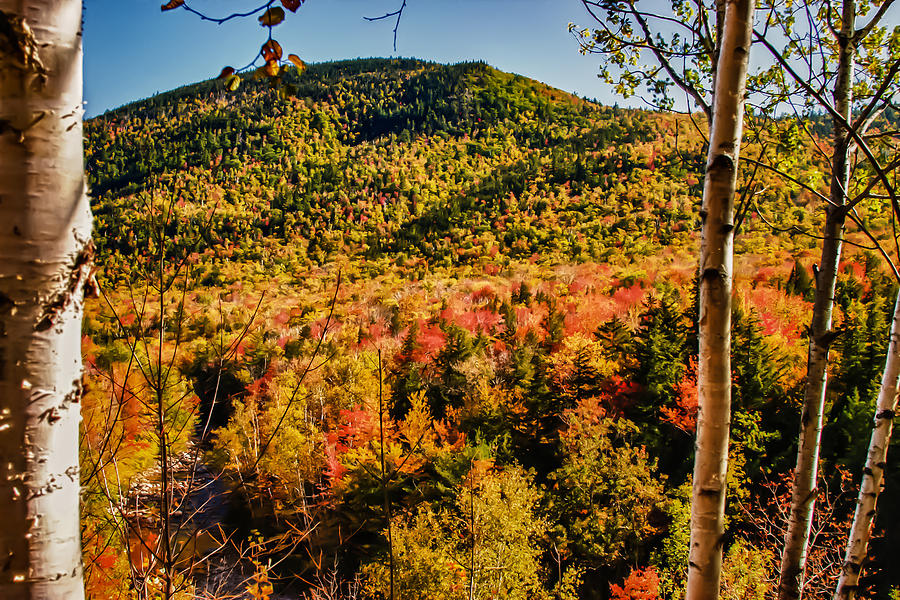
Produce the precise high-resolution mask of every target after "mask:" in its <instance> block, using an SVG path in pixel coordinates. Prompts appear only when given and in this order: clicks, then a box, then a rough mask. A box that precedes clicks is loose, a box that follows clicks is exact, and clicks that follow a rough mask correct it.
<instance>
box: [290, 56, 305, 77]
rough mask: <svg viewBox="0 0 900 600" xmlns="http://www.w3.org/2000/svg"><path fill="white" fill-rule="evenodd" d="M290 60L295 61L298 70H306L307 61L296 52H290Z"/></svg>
mask: <svg viewBox="0 0 900 600" xmlns="http://www.w3.org/2000/svg"><path fill="white" fill-rule="evenodd" d="M288 60H289V61H291V62H292V63H294V66H295V67H297V70H298V71H300V72H301V73H302V72H303V71H304V70H306V63H305V62H303V60H301V59H300V57H299V56H297V55H296V54H288Z"/></svg>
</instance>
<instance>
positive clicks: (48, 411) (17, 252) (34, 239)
mask: <svg viewBox="0 0 900 600" xmlns="http://www.w3.org/2000/svg"><path fill="white" fill-rule="evenodd" d="M81 64H82V59H81V2H80V1H79V0H24V1H16V2H13V1H11V0H0V515H3V519H4V523H3V524H4V527H2V528H0V598H3V599H4V600H20V599H21V600H26V599H27V600H35V599H51V598H54V599H58V598H66V599H67V600H69V599H70V600H78V599H80V598H83V596H84V593H83V589H82V581H81V533H80V527H79V523H78V493H79V472H78V423H79V420H80V401H81V394H82V390H81V348H80V346H81V314H82V303H83V296H82V292H83V287H84V285H85V283H86V282H87V279H88V278H89V276H90V271H91V264H92V256H93V247H92V245H91V242H90V235H91V215H90V208H89V205H88V200H87V196H86V193H85V183H84V175H83V152H82V128H81V115H82V88H81V83H82V80H81V73H82V67H81Z"/></svg>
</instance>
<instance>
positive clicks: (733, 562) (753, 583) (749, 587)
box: [720, 540, 772, 600]
mask: <svg viewBox="0 0 900 600" xmlns="http://www.w3.org/2000/svg"><path fill="white" fill-rule="evenodd" d="M770 553H771V550H769V549H767V548H759V547H755V546H751V545H750V544H748V543H747V542H744V541H743V540H737V541H736V542H735V543H734V544H732V545H731V548H729V549H728V551H727V552H726V553H725V558H724V560H723V562H722V593H721V596H720V597H721V598H723V599H724V600H765V599H766V598H767V597H769V590H770V589H771V586H772V574H770V573H768V571H767V567H768V565H769V564H771V557H770V556H769V555H770Z"/></svg>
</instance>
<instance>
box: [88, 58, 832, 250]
mask: <svg viewBox="0 0 900 600" xmlns="http://www.w3.org/2000/svg"><path fill="white" fill-rule="evenodd" d="M288 84H289V85H290V86H292V88H293V89H294V90H295V95H294V96H287V97H286V96H285V94H283V93H279V91H283V89H282V90H273V89H270V87H269V86H268V85H266V84H264V83H261V82H254V81H249V80H248V81H245V83H244V84H243V85H242V86H241V88H240V89H239V90H238V91H237V92H236V93H229V92H227V91H225V90H224V89H223V88H222V86H221V85H220V84H217V82H214V81H210V82H205V83H201V84H197V85H194V86H188V87H185V88H180V89H178V90H175V91H173V92H169V93H166V94H161V95H159V96H155V97H153V98H151V99H148V100H144V101H141V102H137V103H135V104H131V105H128V106H125V107H123V108H120V109H118V110H115V111H112V112H109V113H106V114H105V115H103V116H101V117H97V118H95V119H93V120H91V121H89V122H88V123H87V124H86V138H87V158H86V164H87V168H88V173H89V181H90V185H91V189H92V193H93V195H94V198H95V203H94V206H95V212H96V216H97V228H98V232H99V233H100V236H99V238H100V245H101V252H103V253H106V254H107V255H108V256H109V258H108V260H111V261H112V262H113V264H115V265H121V266H127V262H128V261H127V259H126V258H125V257H127V256H129V255H130V254H131V253H132V252H134V251H136V250H138V249H143V248H146V247H147V244H148V240H149V238H150V237H151V235H150V233H149V231H148V224H147V217H146V211H145V210H143V209H142V208H141V202H142V200H141V199H140V198H141V194H142V193H144V194H146V193H148V192H149V191H150V190H151V189H154V186H156V189H157V190H158V191H160V192H162V190H166V192H165V193H166V194H168V195H172V196H173V197H174V196H178V200H177V205H176V207H175V210H176V213H177V214H179V215H181V214H183V215H185V216H186V217H187V219H188V220H189V221H191V222H192V223H194V224H193V225H192V227H195V228H197V227H202V225H201V224H200V223H202V222H203V219H201V218H200V215H205V214H206V213H207V212H209V211H210V210H214V212H215V214H214V215H213V216H212V219H213V221H212V226H211V229H210V230H209V231H204V232H202V233H203V242H202V244H201V245H200V247H199V250H200V251H201V252H203V251H205V252H213V251H214V250H215V248H221V247H223V245H225V244H232V245H234V246H235V248H234V250H233V253H232V254H231V258H232V260H238V261H244V260H248V261H262V263H263V264H269V263H271V262H272V261H274V262H278V263H279V264H282V265H283V266H284V267H285V268H288V267H291V268H293V266H295V262H296V261H299V263H298V264H305V261H311V262H312V263H315V264H323V263H324V262H326V261H327V260H328V259H329V257H330V256H334V255H335V253H338V254H341V255H345V256H346V255H359V256H365V257H367V258H370V259H373V258H377V257H383V256H408V257H415V258H422V259H426V260H428V261H429V262H430V263H433V264H438V263H439V264H445V265H450V264H457V263H472V262H478V261H483V260H484V258H485V257H486V256H491V255H492V253H493V254H496V253H499V254H500V256H501V257H507V258H510V259H525V258H528V257H530V256H532V255H534V254H538V255H540V256H541V257H543V258H545V259H547V258H554V257H555V258H557V259H559V260H575V261H580V260H602V261H613V262H616V261H621V260H624V259H625V258H626V257H627V259H638V258H639V257H642V256H649V255H654V254H657V253H659V252H660V251H661V250H662V249H663V248H670V249H676V250H684V249H693V248H694V244H695V240H696V235H695V234H696V231H697V228H698V221H697V217H696V212H697V211H696V207H697V203H698V202H699V197H700V194H701V180H702V177H701V173H702V165H703V160H704V159H703V142H702V139H703V138H702V127H701V129H699V130H698V129H697V126H696V124H695V123H694V122H692V121H691V120H690V119H688V118H684V117H673V116H664V115H660V114H654V113H650V112H647V111H641V110H630V109H620V108H615V107H606V106H600V105H598V104H595V103H592V102H589V101H586V100H583V99H580V98H577V97H574V96H571V95H569V94H566V93H564V92H561V91H559V90H555V89H552V88H550V87H548V86H546V85H544V84H541V83H538V82H536V81H533V80H529V79H527V78H524V77H521V76H517V75H511V74H507V73H502V72H500V71H497V70H495V69H493V68H491V67H489V66H487V65H485V64H483V63H464V64H458V65H452V66H446V65H439V64H431V63H425V62H421V61H415V60H388V59H369V60H358V61H346V62H337V63H325V64H320V65H313V66H311V67H310V68H309V69H308V70H307V71H305V72H304V73H303V74H302V75H300V76H297V75H296V73H291V74H290V75H289V77H288ZM798 195H799V196H801V200H802V194H800V193H798V192H797V191H796V190H790V189H788V188H786V187H785V186H784V185H778V186H777V187H776V186H771V187H770V191H768V192H767V195H766V196H765V197H764V198H763V202H764V204H765V206H766V207H773V210H772V211H771V214H773V215H774V214H779V213H781V212H783V211H780V210H779V209H778V206H779V204H780V205H783V204H784V203H785V202H787V201H788V200H789V198H790V197H795V196H798ZM780 216H781V218H780V224H781V225H783V226H784V227H790V226H791V225H793V224H795V221H799V222H801V223H803V222H805V223H807V224H809V223H810V222H815V221H816V220H817V219H818V217H817V216H816V215H815V214H803V215H796V216H795V215H794V214H792V213H788V214H782V215H780ZM195 221H196V222H195ZM111 223H115V226H116V227H119V226H121V225H122V224H123V223H124V224H126V225H127V227H126V230H127V231H128V234H127V237H118V236H116V237H112V236H105V235H103V232H104V231H105V230H106V228H107V227H108V226H109V225H110V224H111ZM752 224H758V219H756V218H755V216H754V215H753V214H752V213H751V214H750V215H749V217H748V223H747V226H745V229H750V225H752ZM197 231H198V232H199V230H197ZM756 231H757V233H758V235H756V236H755V239H754V240H750V239H749V238H747V237H745V238H744V240H746V242H745V243H744V248H745V249H749V250H753V249H758V248H760V247H765V246H771V239H772V236H769V231H768V230H765V231H764V230H763V229H760V228H757V230H756ZM814 245H815V240H811V239H809V238H803V237H799V238H798V239H797V240H793V241H791V240H789V239H787V238H786V237H784V236H782V237H781V238H779V241H778V246H779V247H784V248H786V249H787V250H788V251H789V252H790V253H796V252H798V251H802V250H803V249H806V248H810V247H814ZM492 248H495V249H494V250H492ZM623 250H624V252H623Z"/></svg>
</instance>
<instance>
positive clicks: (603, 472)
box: [82, 59, 900, 600]
mask: <svg viewBox="0 0 900 600" xmlns="http://www.w3.org/2000/svg"><path fill="white" fill-rule="evenodd" d="M286 79H287V82H286V83H287V84H289V85H291V86H293V88H292V90H293V91H294V92H295V93H294V94H288V93H284V88H283V87H282V88H272V87H270V86H268V85H267V84H265V83H264V82H258V81H254V80H251V79H250V78H249V77H247V78H246V80H245V81H242V83H241V86H240V87H239V88H238V89H237V91H235V92H228V91H226V90H224V89H223V87H222V85H221V83H217V82H212V81H211V82H205V83H201V84H197V85H194V86H187V87H185V88H181V89H178V90H174V91H172V92H168V93H166V94H161V95H159V96H155V97H153V98H150V99H147V100H144V101H141V102H137V103H135V104H131V105H128V106H125V107H122V108H120V109H117V110H115V111H111V112H108V113H106V114H104V115H102V116H100V117H97V118H95V119H92V120H91V121H88V122H87V123H86V124H85V132H86V164H87V170H88V179H89V183H90V186H91V190H92V194H93V209H94V211H95V215H96V244H97V251H98V256H99V259H98V260H99V263H100V266H101V270H100V272H99V279H100V283H101V287H102V289H103V295H102V297H101V298H100V299H98V300H96V301H93V302H92V303H91V304H90V305H89V306H88V307H87V309H86V317H85V325H84V333H85V342H84V353H85V360H86V364H87V366H88V377H87V384H86V385H87V394H86V396H85V400H84V424H83V443H82V461H83V465H84V466H83V469H82V470H83V472H84V479H85V494H84V519H83V530H84V531H83V533H84V541H85V555H84V556H85V564H86V568H87V581H88V589H89V593H91V594H93V595H94V597H97V598H103V597H117V595H118V594H120V593H126V592H127V593H139V594H146V596H144V597H152V594H153V593H156V592H158V591H159V586H160V581H161V575H160V566H159V564H160V560H159V556H156V555H154V553H153V552H151V551H150V548H151V547H156V546H154V544H155V543H156V540H157V539H158V536H159V532H160V531H163V530H165V529H167V528H177V530H178V534H177V535H172V536H169V537H171V538H172V544H173V545H174V549H170V550H171V555H172V556H174V557H175V558H176V559H177V560H174V562H172V564H171V565H169V567H170V569H169V570H168V571H169V572H168V575H166V576H167V577H169V578H170V579H172V578H174V579H176V580H177V584H178V585H177V587H178V589H179V590H181V592H183V593H184V594H190V593H194V592H196V593H200V592H205V593H211V594H212V593H226V592H227V593H249V594H250V596H251V597H255V598H263V597H270V596H271V597H279V598H281V597H284V598H288V597H292V598H293V597H299V596H300V595H301V594H303V593H307V594H309V596H308V597H311V598H313V597H314V598H323V597H336V596H334V595H332V596H326V593H332V594H335V593H339V594H342V596H341V597H354V594H356V595H358V596H359V597H379V594H380V595H381V597H384V596H386V595H387V590H388V589H389V587H390V586H396V590H397V597H399V598H411V597H417V598H457V597H459V598H462V597H469V598H544V597H546V598H558V599H564V598H602V599H606V598H614V599H616V600H619V599H622V600H624V599H625V598H638V597H640V598H647V599H651V598H657V597H659V598H677V597H679V591H680V590H681V589H683V586H684V577H685V568H684V565H685V564H686V560H687V558H686V557H687V535H688V519H689V516H690V512H689V507H688V502H689V495H690V473H691V465H692V462H693V456H692V452H693V445H692V444H693V437H692V435H693V432H694V427H695V419H696V407H697V396H696V377H697V373H696V365H697V357H696V354H697V339H696V335H697V334H696V330H697V327H696V320H697V308H696V285H695V280H696V275H695V272H696V258H695V257H696V254H697V252H696V249H697V245H698V235H697V231H698V227H699V220H698V218H697V217H696V215H697V207H698V204H699V201H700V194H701V192H702V190H701V184H702V179H703V167H704V160H705V158H704V157H705V149H704V135H705V130H704V128H705V124H704V121H703V119H702V118H701V119H697V118H691V117H690V116H688V115H671V114H661V113H654V112H650V111H643V110H634V109H622V108H617V107H609V106H601V105H599V104H597V103H595V102H591V101H588V100H585V99H581V98H577V97H574V96H572V95H569V94H566V93H563V92H561V91H559V90H555V89H552V88H550V87H548V86H545V85H543V84H541V83H539V82H536V81H533V80H530V79H527V78H524V77H521V76H517V75H512V74H508V73H503V72H500V71H498V70H496V69H493V68H492V67H490V66H488V65H486V64H483V63H463V64H458V65H451V66H447V65H440V64H433V63H427V62H422V61H417V60H412V59H394V60H390V59H366V60H355V61H343V62H336V63H324V64H318V65H311V66H310V67H309V68H308V69H307V70H306V71H304V72H303V73H302V74H297V73H293V72H292V73H289V74H288V76H287V78H286ZM749 119H750V121H751V122H752V121H753V115H752V114H751V115H750V116H749ZM803 125H804V127H806V128H807V129H809V130H811V131H813V132H819V133H817V134H816V135H823V136H824V135H826V133H825V132H824V131H822V125H821V122H820V119H818V118H816V117H812V118H810V120H809V121H808V122H804V123H803ZM797 126H798V124H797V122H796V121H795V120H794V119H792V118H784V119H779V120H775V121H774V122H769V123H768V124H767V127H766V128H765V129H763V128H760V129H754V128H752V127H751V128H749V130H748V133H747V137H746V138H745V142H746V147H745V150H744V151H743V152H744V153H745V154H746V155H748V156H751V155H756V154H761V153H762V152H763V151H764V150H765V149H771V148H772V147H773V146H772V140H777V146H776V150H777V152H780V153H781V155H783V156H784V157H785V161H786V164H789V167H790V170H791V173H792V175H793V176H794V177H795V178H796V179H797V180H798V181H800V182H802V183H803V184H805V185H808V186H811V187H813V188H819V187H822V186H825V185H827V182H826V179H827V178H825V177H824V175H823V172H825V171H826V169H827V165H823V159H822V158H821V156H820V155H819V154H817V153H816V152H814V151H813V149H812V148H811V147H810V143H809V142H804V141H802V139H798V138H797V136H791V135H790V133H791V131H792V130H794V129H795V128H796V127H797ZM744 168H745V169H748V170H749V169H752V166H745V167H744ZM756 181H757V182H761V183H760V185H759V188H755V189H762V190H763V191H762V192H760V193H753V194H744V195H742V200H743V203H742V204H741V205H740V207H739V210H738V218H737V228H738V235H737V238H736V251H737V257H736V265H737V268H736V281H737V285H736V289H737V292H736V297H735V309H734V314H733V334H732V335H733V338H734V340H733V355H732V361H733V387H734V392H733V394H734V395H733V410H734V415H733V421H732V450H731V457H730V460H731V468H730V470H729V482H728V486H729V497H728V502H727V512H728V519H729V521H728V523H729V524H728V533H727V539H726V540H725V553H726V559H725V567H724V571H723V579H724V586H725V589H726V591H727V594H728V597H732V598H768V597H769V594H770V593H771V590H772V582H773V581H774V580H777V566H778V558H779V556H778V552H779V548H780V543H781V538H782V537H783V528H784V517H785V514H784V512H785V510H786V506H787V502H788V501H789V487H788V486H789V476H790V471H791V469H792V468H793V459H794V456H795V453H796V440H795V434H796V431H797V429H798V427H799V409H798V407H799V404H800V401H801V397H802V384H803V377H804V374H805V373H804V369H805V362H804V360H805V331H804V324H806V323H808V321H809V313H810V310H811V300H812V292H813V290H812V282H811V277H812V275H813V271H814V269H815V268H816V266H815V265H814V264H813V263H814V261H815V256H816V254H815V250H816V248H817V246H818V240H817V239H816V237H815V235H814V234H813V232H817V231H819V229H820V225H821V222H822V220H823V218H824V215H823V212H822V206H820V203H819V201H818V200H816V199H815V198H814V197H813V195H812V194H810V193H809V192H808V191H807V190H805V189H803V188H802V187H800V186H799V185H794V184H791V183H790V182H785V181H783V180H779V179H778V178H776V177H774V176H773V175H772V174H771V173H767V172H762V173H759V174H758V175H757V179H756ZM858 210H859V211H860V212H861V213H862V214H864V215H865V216H866V217H867V219H868V222H869V223H870V225H871V226H872V228H873V231H875V232H876V234H877V235H883V236H887V235H888V234H889V220H888V218H889V217H888V212H887V209H886V207H885V206H883V203H879V202H876V201H873V202H868V203H866V204H865V205H861V206H859V207H858ZM848 240H849V242H850V244H851V246H852V245H853V244H859V245H866V240H865V239H864V237H863V236H862V235H861V234H859V233H854V232H850V233H848ZM896 292H897V285H896V283H895V281H894V280H893V278H892V277H890V276H889V275H888V273H887V271H886V269H884V267H883V266H881V263H880V259H879V258H878V257H877V256H876V255H875V254H874V253H873V252H872V251H871V250H867V249H865V248H856V247H851V250H850V251H849V252H848V253H846V254H845V257H844V260H843V262H842V263H841V265H840V272H839V279H838V289H837V294H836V301H837V305H838V308H837V313H838V314H837V315H836V324H837V328H838V330H839V332H840V335H839V337H838V338H837V341H836V343H835V347H834V350H833V351H834V358H833V363H832V365H833V366H832V372H831V375H830V376H831V381H830V385H829V392H828V397H827V411H828V416H829V418H828V425H827V428H826V431H825V435H824V446H823V451H822V460H823V469H822V483H821V487H820V491H819V494H820V499H819V508H818V509H817V511H818V512H817V517H816V519H817V520H816V522H815V523H814V528H815V530H816V532H817V535H816V537H815V539H814V541H813V544H812V548H811V551H810V558H809V564H810V576H809V579H808V581H807V583H806V588H805V590H804V593H806V594H808V595H809V597H825V596H827V595H830V594H831V592H832V591H833V587H834V581H835V580H836V578H837V573H838V570H839V568H840V564H841V560H842V557H841V551H842V548H843V543H844V540H845V536H846V530H847V527H848V519H849V518H850V516H852V510H853V503H854V500H855V492H856V486H857V485H858V481H856V480H855V479H854V475H855V474H857V473H858V472H859V471H860V469H861V468H862V465H863V462H864V460H865V453H866V444H867V443H868V431H869V429H870V421H871V406H872V405H873V402H874V398H875V395H876V394H877V391H878V382H879V377H880V374H881V369H882V367H883V364H884V355H885V349H886V346H887V336H888V325H889V323H890V319H891V314H892V309H893V305H892V302H893V298H894V297H895V295H896ZM894 445H895V446H896V442H895V444H894ZM164 447H165V449H166V451H165V452H163V451H162V450H163V448H164ZM161 456H170V457H171V463H169V462H166V463H164V464H163V465H162V467H161V466H160V460H161V459H160V457H161ZM889 456H890V457H891V459H890V460H891V462H890V464H889V468H888V474H889V475H888V477H889V479H890V481H889V482H888V485H887V487H886V490H885V492H884V497H883V499H882V503H883V505H885V506H891V505H892V504H896V503H897V502H898V496H897V494H898V485H900V480H898V478H897V469H896V468H895V467H896V466H897V461H898V458H897V457H898V453H897V452H896V451H892V453H891V454H890V455H889ZM167 465H168V466H167ZM167 470H168V471H171V477H172V478H173V481H174V484H173V485H172V486H171V491H170V494H169V495H170V496H171V498H167V500H166V501H167V502H172V503H174V505H175V506H178V507H180V508H179V510H180V513H179V514H180V515H181V516H179V515H178V514H176V515H175V516H174V517H173V518H174V521H173V522H171V523H169V522H168V521H166V522H165V524H164V525H161V524H160V523H161V521H162V520H163V519H162V516H161V515H162V514H163V510H162V508H163V504H162V497H163V496H164V494H161V493H160V491H159V490H160V485H161V483H160V480H161V479H163V478H164V477H163V473H166V472H167ZM195 480H196V481H201V482H202V485H197V484H195ZM876 529H877V534H878V536H877V539H876V540H875V542H874V543H873V548H872V555H871V559H872V560H871V564H870V565H869V566H868V567H867V570H866V577H865V578H864V580H863V587H862V592H863V593H864V594H866V595H867V596H866V597H871V598H875V597H888V594H890V593H892V592H891V590H896V589H897V587H898V586H900V578H898V577H900V575H898V573H896V572H895V570H891V569H890V568H889V567H890V566H891V564H892V563H891V561H892V559H893V560H896V555H897V553H898V552H900V522H898V521H897V517H896V515H895V514H891V512H890V511H886V512H884V513H883V514H880V515H879V517H878V520H877V521H876ZM389 540H390V541H389ZM216 561H221V563H222V564H224V565H226V567H227V568H226V567H217V565H219V564H220V563H219V562H216ZM223 569H224V570H223ZM228 570H230V571H231V573H232V575H230V576H229V575H226V574H223V573H224V572H225V571H228ZM325 590H332V591H331V592H326V591H325ZM893 593H896V592H893ZM315 594H319V595H315ZM641 594H643V595H641Z"/></svg>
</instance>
